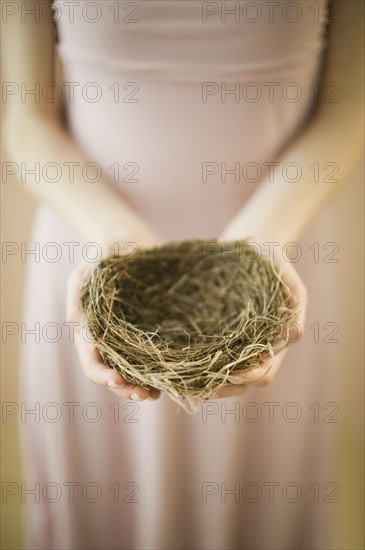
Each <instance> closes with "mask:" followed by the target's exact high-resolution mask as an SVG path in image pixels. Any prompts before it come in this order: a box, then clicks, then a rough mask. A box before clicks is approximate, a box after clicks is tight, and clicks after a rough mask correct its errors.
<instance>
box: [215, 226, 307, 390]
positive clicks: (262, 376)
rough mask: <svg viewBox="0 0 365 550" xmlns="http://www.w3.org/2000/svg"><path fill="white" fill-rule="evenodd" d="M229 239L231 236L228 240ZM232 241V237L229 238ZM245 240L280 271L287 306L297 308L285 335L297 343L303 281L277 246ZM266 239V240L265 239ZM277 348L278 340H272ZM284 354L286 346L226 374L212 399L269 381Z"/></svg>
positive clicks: (303, 309) (301, 325)
mask: <svg viewBox="0 0 365 550" xmlns="http://www.w3.org/2000/svg"><path fill="white" fill-rule="evenodd" d="M229 240H231V239H229ZM232 240H233V239H232ZM247 240H249V242H251V243H254V245H255V247H256V248H257V250H258V252H261V253H262V254H263V255H265V256H266V257H268V258H269V259H270V261H272V262H273V263H274V265H275V267H276V269H277V270H278V271H280V270H281V274H282V279H283V281H284V282H285V284H286V285H287V286H288V288H289V290H290V306H291V307H293V308H295V309H296V310H297V313H296V315H295V318H294V320H293V321H292V323H291V324H290V327H289V334H288V344H293V343H295V342H298V340H300V338H301V337H302V335H303V332H304V324H305V316H306V309H307V302H308V295H307V289H306V287H305V286H304V283H303V281H302V280H301V278H300V277H299V275H298V273H297V271H296V269H295V268H294V266H293V264H292V263H291V262H290V261H289V259H288V258H287V256H286V255H285V254H284V253H283V249H282V247H281V246H271V247H269V246H268V245H265V244H264V242H263V241H262V240H259V239H255V238H253V237H250V238H249V239H247ZM219 241H220V242H225V241H228V239H226V238H225V237H224V236H222V237H220V238H219ZM265 242H266V241H265ZM273 344H274V346H273V347H274V348H275V344H276V346H277V347H280V346H279V345H278V344H279V341H275V340H274V342H273ZM287 353H288V345H287V346H286V347H285V348H284V349H281V350H280V351H279V352H278V353H277V354H275V355H274V357H268V358H267V359H266V360H265V362H264V363H263V364H262V365H261V366H259V367H257V368H254V369H252V370H250V371H249V372H246V373H245V372H241V373H240V372H237V373H235V374H234V375H232V376H230V378H229V382H230V383H229V384H227V385H225V386H223V387H221V388H220V390H218V392H217V393H216V395H215V396H214V398H213V399H216V398H218V397H232V396H237V395H242V394H243V393H244V392H245V391H246V390H247V388H248V385H251V384H254V385H255V386H266V385H267V384H269V383H270V382H271V381H272V379H273V378H274V376H275V375H276V373H277V372H278V370H279V368H280V366H281V364H282V362H283V360H284V358H285V356H286V354H287Z"/></svg>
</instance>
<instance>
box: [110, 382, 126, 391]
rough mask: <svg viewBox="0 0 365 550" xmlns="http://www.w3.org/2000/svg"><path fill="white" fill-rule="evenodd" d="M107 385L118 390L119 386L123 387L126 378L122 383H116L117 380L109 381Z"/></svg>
mask: <svg viewBox="0 0 365 550" xmlns="http://www.w3.org/2000/svg"><path fill="white" fill-rule="evenodd" d="M106 385H107V386H108V388H111V389H113V390H117V389H118V388H122V387H123V386H124V385H125V382H124V380H122V382H121V383H120V384H116V383H115V382H111V381H108V382H107V383H106Z"/></svg>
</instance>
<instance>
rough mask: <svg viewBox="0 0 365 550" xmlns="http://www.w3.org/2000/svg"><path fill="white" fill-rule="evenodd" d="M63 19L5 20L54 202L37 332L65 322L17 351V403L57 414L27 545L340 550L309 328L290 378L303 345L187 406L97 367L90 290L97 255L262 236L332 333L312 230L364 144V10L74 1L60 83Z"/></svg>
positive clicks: (47, 222) (27, 466) (42, 187)
mask: <svg viewBox="0 0 365 550" xmlns="http://www.w3.org/2000/svg"><path fill="white" fill-rule="evenodd" d="M50 7H51V2H50V1H49V0H45V1H44V2H41V3H40V2H33V1H28V2H26V3H22V2H13V3H11V7H10V8H9V7H7V8H6V10H7V13H6V21H5V25H4V27H5V32H6V40H7V49H6V59H5V70H6V78H7V81H8V82H9V83H13V84H14V83H15V84H16V85H15V86H14V87H13V88H11V87H9V88H8V93H7V96H6V111H7V112H6V115H7V116H6V135H7V139H6V145H7V149H8V152H9V155H10V157H11V159H12V160H13V161H14V162H15V163H16V165H17V166H19V167H20V168H21V169H23V171H24V168H25V171H24V173H23V174H21V178H20V179H21V180H22V181H23V182H25V183H26V187H27V188H28V189H30V190H31V192H33V193H34V194H35V195H36V196H37V197H38V198H39V199H40V202H41V204H40V206H39V209H38V212H37V216H36V220H35V224H34V229H33V235H32V242H33V245H34V246H35V247H38V249H39V251H40V252H39V255H38V258H37V259H34V257H33V259H32V257H29V259H27V263H28V265H27V267H28V278H27V286H26V301H25V309H24V320H25V323H26V325H27V326H28V325H29V326H33V325H34V323H37V322H38V323H40V326H41V327H42V328H44V327H47V326H48V324H49V323H57V325H58V326H59V327H61V328H62V334H61V337H59V338H58V339H57V338H54V337H50V336H48V337H47V336H44V332H42V335H43V336H42V337H41V338H40V340H39V341H38V342H37V341H35V340H33V339H27V340H26V343H25V344H24V345H23V347H22V364H21V371H20V374H21V376H20V381H21V400H22V401H24V402H25V403H26V404H27V405H28V406H29V408H30V407H31V406H32V404H33V405H34V403H39V404H40V410H41V414H40V418H39V419H38V422H37V421H34V420H33V419H31V418H29V419H27V421H26V422H24V423H23V424H21V426H20V427H21V443H22V450H23V458H24V461H23V462H24V476H25V480H26V486H27V487H33V486H36V487H38V490H39V491H40V493H39V498H35V499H29V498H26V499H25V500H26V506H27V512H26V521H27V531H26V533H27V540H26V548H37V549H40V548H57V549H61V548H62V549H66V548H68V549H81V548H82V549H84V548H95V549H99V548H108V549H112V548H115V549H116V548H136V549H142V548H143V549H147V548H148V549H150V548H151V549H161V548H164V549H165V548H166V549H167V548H169V549H171V548H191V549H193V548H194V549H197V548H202V549H203V548H204V549H206V548H216V549H223V548H230V549H231V548H265V549H266V548H334V547H335V542H334V540H333V537H332V523H331V522H330V521H329V520H330V518H331V514H332V513H333V508H334V507H335V504H336V502H337V491H338V484H337V483H336V480H335V478H334V477H333V473H332V472H331V461H330V460H329V456H330V455H331V452H333V451H332V448H331V446H330V442H331V441H332V439H333V436H334V433H332V432H334V430H328V426H327V425H324V424H323V423H322V422H318V421H316V418H317V417H322V416H323V408H324V407H325V406H326V404H327V403H328V402H332V401H333V399H332V396H333V395H334V394H333V393H331V392H333V388H332V386H331V384H332V380H334V381H335V378H336V377H335V376H333V370H334V366H333V365H335V364H336V358H335V354H334V351H333V348H331V349H330V348H329V347H328V346H326V345H323V342H322V343H321V342H319V343H318V338H317V340H316V338H313V334H312V332H313V331H314V330H315V328H314V329H313V331H312V329H311V330H310V331H308V330H307V331H306V333H305V335H304V337H303V338H302V339H301V341H300V342H299V343H296V344H295V345H294V346H291V348H290V351H289V354H288V357H287V360H286V362H285V365H284V366H283V367H282V369H280V373H279V374H278V375H277V376H276V377H275V380H274V381H273V377H274V374H277V373H278V370H279V366H281V364H282V361H283V358H284V355H285V354H286V353H287V351H288V349H286V350H284V351H282V352H281V353H279V354H278V355H276V356H275V359H274V361H273V362H272V363H271V364H270V365H269V364H268V365H265V368H264V370H262V369H257V371H253V373H250V375H246V376H242V377H237V380H234V381H233V382H235V383H234V384H230V385H229V386H226V387H225V388H223V389H222V390H221V392H220V393H219V395H217V399H215V400H214V401H211V402H209V403H207V404H206V406H205V407H203V409H202V413H201V414H199V415H195V416H189V415H187V414H185V413H184V412H182V411H177V407H176V405H175V404H174V403H172V402H171V401H170V400H169V399H168V398H167V397H166V396H165V395H159V392H158V391H156V390H151V391H150V392H148V391H146V390H144V389H143V388H140V387H133V386H131V385H130V384H126V383H125V382H124V380H123V379H122V377H120V376H119V375H118V374H117V373H116V372H114V371H112V370H111V369H109V368H108V367H107V366H105V365H104V364H103V363H102V361H101V358H100V356H99V355H98V353H97V352H96V350H95V348H93V346H92V344H90V343H88V342H87V340H86V339H85V338H84V335H83V331H82V330H81V328H82V326H83V319H82V315H81V312H80V309H79V303H78V296H79V290H80V284H81V283H82V280H83V277H84V276H85V272H86V270H87V267H88V266H90V264H92V263H93V260H95V259H98V257H100V255H99V252H100V253H101V254H103V255H106V254H108V253H110V252H112V251H115V250H117V251H121V252H123V251H125V250H128V246H130V243H137V245H139V246H152V245H154V244H157V243H161V242H167V241H170V240H177V239H188V238H194V237H199V238H204V239H210V238H213V237H218V238H219V239H220V240H221V241H225V240H234V239H241V238H244V237H247V236H253V238H254V240H255V241H257V242H258V243H260V244H261V243H271V244H269V245H267V244H266V245H262V246H266V247H267V246H269V247H271V250H275V256H274V261H275V263H276V264H278V266H281V267H282V268H283V270H284V277H285V278H286V281H287V284H288V285H289V286H290V287H291V290H292V293H293V296H295V300H296V302H297V303H298V306H299V309H300V315H299V317H298V319H297V321H298V324H299V326H300V327H301V329H302V330H303V329H304V328H305V327H304V314H305V310H306V296H307V291H306V290H305V288H304V284H303V282H302V279H303V281H305V283H306V286H307V289H308V290H309V296H310V297H312V305H310V306H309V311H308V317H309V320H310V323H307V324H308V325H310V326H312V323H314V322H317V320H319V321H318V322H319V323H320V326H322V324H323V323H322V321H323V312H324V311H325V308H326V307H327V306H328V303H332V302H333V300H332V298H333V289H336V280H335V278H334V269H335V268H334V265H335V264H333V263H331V262H326V261H324V260H323V261H320V262H319V263H318V261H317V262H316V258H318V257H320V258H322V259H323V254H324V251H325V252H326V254H327V255H328V254H329V253H331V254H332V256H331V258H332V259H334V260H336V248H335V247H334V249H333V250H332V249H330V250H327V248H323V247H324V245H325V244H326V243H327V241H328V240H330V238H329V236H330V233H328V232H327V233H326V231H325V229H324V230H323V229H322V228H321V227H319V226H316V225H315V223H314V221H313V220H314V219H315V216H316V215H317V214H318V213H319V212H320V211H321V210H322V209H323V208H324V205H325V204H326V203H327V201H328V200H329V199H330V197H332V196H333V195H334V194H335V191H337V190H338V189H339V188H340V187H341V186H342V185H344V184H345V183H346V182H347V181H348V180H349V178H350V176H351V174H352V173H353V171H354V169H355V168H356V166H357V163H358V159H359V156H360V154H361V152H360V151H361V124H360V122H359V121H360V116H359V110H360V105H361V100H362V96H361V85H360V83H361V76H360V75H361V70H360V62H361V60H360V59H359V56H355V55H353V52H354V51H358V49H359V44H360V34H361V23H360V21H361V19H362V18H361V12H362V3H361V2H347V1H341V2H337V3H335V4H334V7H335V9H334V10H333V12H332V13H330V15H329V16H327V9H328V5H327V2H326V1H324V0H322V1H319V2H315V3H314V4H313V5H312V4H311V3H308V2H296V3H293V2H290V3H288V2H284V1H281V2H277V3H272V4H270V3H263V4H261V3H248V4H247V3H245V2H240V3H237V2H235V3H232V5H231V4H229V3H220V2H217V3H216V2H202V3H200V2H196V1H187V2H185V1H184V2H182V1H181V2H180V1H174V2H158V1H156V2H155V1H153V2H152V1H151V2H147V1H144V2H127V3H126V2H111V1H110V2H109V1H103V2H99V3H98V2H83V3H78V2H76V3H72V2H71V3H70V2H64V1H62V0H58V1H57V2H55V3H54V6H53V9H54V13H55V20H56V24H57V30H58V35H59V41H58V44H57V53H58V55H59V57H60V59H61V62H62V67H63V70H64V76H63V78H62V77H60V81H59V82H60V85H59V86H50V83H52V82H54V81H55V78H56V76H55V74H56V73H55V70H56V69H55V42H56V41H55V35H54V26H53V22H52V19H51V17H50ZM22 83H23V84H24V83H26V88H24V87H23V88H22V86H23V84H22ZM33 88H34V89H35V93H27V91H29V89H33ZM60 90H61V93H59V92H60ZM66 92H67V94H66ZM52 94H55V95H52ZM62 100H64V108H65V114H66V116H65V119H64V118H63V116H62V114H63V111H62V109H61V106H62V104H63V103H62ZM347 143H351V147H344V144H347ZM22 163H23V164H22ZM36 163H39V164H38V165H36ZM31 168H33V169H35V170H37V169H38V170H39V177H38V178H37V177H34V175H33V176H32V174H30V173H29V171H27V170H30V169H31ZM311 230H312V233H310V231H311ZM305 231H307V234H306V233H305ZM308 232H309V233H308ZM80 238H81V241H80ZM298 239H302V240H301V241H300V242H299V243H297V241H298ZM306 239H307V240H306ZM50 243H53V246H54V248H55V250H56V252H57V254H56V256H52V253H51V254H50V253H49V250H50V248H49V247H50ZM90 243H94V244H90ZM288 243H292V244H291V245H289V244H288ZM316 243H317V244H316ZM59 251H61V255H60V254H59V253H58V252H59ZM293 255H294V256H293ZM326 257H327V256H326ZM296 269H297V270H298V272H300V274H301V277H299V275H298V274H297V270H296ZM321 277H326V281H328V279H329V282H326V284H325V285H323V281H322V280H321ZM66 281H68V284H67V291H66ZM331 283H332V286H331ZM66 299H67V312H66V306H65V304H66ZM335 305H336V304H335V303H334V310H333V311H332V314H335V313H336V308H335ZM324 320H326V318H325V317H324ZM327 320H328V319H327ZM321 323H322V324H321ZM313 343H316V345H313ZM75 344H76V346H75ZM79 363H81V366H82V368H83V370H81V369H79ZM267 367H270V369H269V372H266V371H267V370H268V369H267ZM85 375H86V378H88V380H89V381H88V380H86V379H85ZM329 379H331V382H328V383H327V381H328V380H329ZM325 380H326V385H324V381H325ZM90 381H91V382H94V383H95V384H91V383H90ZM269 382H270V384H268V383H269ZM259 385H266V387H265V388H261V387H258V386H259ZM246 390H247V391H246ZM245 392H246V393H245ZM328 396H329V397H328ZM147 397H148V398H150V399H149V400H151V401H156V402H149V400H148V399H147ZM120 398H124V399H126V400H127V401H123V400H121V399H120ZM129 400H131V401H129ZM134 401H138V403H134ZM142 401H143V403H142ZM316 404H317V405H316ZM52 407H53V409H52V411H53V413H51V412H50V411H51V408H52ZM177 412H179V414H177ZM327 412H329V413H331V414H332V416H333V418H334V419H336V410H335V409H334V410H333V411H331V410H330V411H327ZM334 426H335V425H334ZM37 484H38V485H37ZM328 499H330V500H328ZM328 502H330V503H331V506H329V505H328Z"/></svg>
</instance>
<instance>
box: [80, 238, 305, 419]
mask: <svg viewBox="0 0 365 550" xmlns="http://www.w3.org/2000/svg"><path fill="white" fill-rule="evenodd" d="M81 304H82V308H83V311H84V315H85V318H86V322H87V325H88V329H89V332H90V334H91V335H92V338H93V339H94V341H95V345H96V347H97V349H98V350H99V352H100V354H101V356H102V357H103V359H104V361H105V362H106V363H107V364H108V365H109V366H110V367H112V368H114V369H116V370H117V371H118V372H119V373H120V374H121V375H122V376H123V377H124V378H125V379H126V380H127V381H128V382H131V383H134V384H138V385H140V386H143V387H146V388H152V387H153V388H157V389H159V390H161V391H163V392H166V393H167V394H168V395H169V396H170V398H172V399H173V400H174V401H176V402H177V403H178V404H179V405H181V406H182V407H183V408H184V409H185V410H186V411H187V412H189V413H192V412H194V411H195V410H196V409H197V408H198V406H199V405H200V404H201V403H202V402H203V401H205V400H207V399H211V398H213V397H214V395H215V393H216V392H217V391H218V389H219V388H220V387H221V386H223V385H225V384H227V383H229V381H228V377H229V376H230V374H232V373H237V372H238V371H247V370H250V369H252V368H254V367H257V366H260V365H261V364H262V363H263V362H264V361H265V359H266V358H267V357H268V356H269V355H271V356H272V355H273V341H274V338H275V339H277V337H278V335H280V336H281V340H282V343H281V346H282V347H284V346H285V345H286V343H287V339H288V336H287V334H288V327H289V325H290V323H291V321H292V320H293V318H294V314H295V311H294V309H293V308H292V307H291V306H290V296H289V290H288V288H287V287H286V285H285V284H284V282H283V280H282V278H281V275H280V273H278V271H277V270H276V268H275V266H274V265H273V263H272V262H270V261H269V260H268V259H267V258H266V257H265V256H263V255H262V254H260V253H258V250H257V248H256V247H254V246H252V245H251V244H250V243H249V242H248V241H246V240H242V241H232V242H230V243H220V242H218V241H217V240H210V241H203V240H199V239H196V240H190V241H179V242H170V243H167V244H165V245H162V246H160V247H155V248H151V249H138V250H137V251H136V252H135V253H134V254H132V255H125V256H109V257H107V258H105V259H103V260H101V262H99V264H98V265H97V266H96V267H95V269H94V270H93V271H92V273H91V276H90V278H89V279H88V280H87V282H86V283H85V284H84V286H83V288H82V290H81Z"/></svg>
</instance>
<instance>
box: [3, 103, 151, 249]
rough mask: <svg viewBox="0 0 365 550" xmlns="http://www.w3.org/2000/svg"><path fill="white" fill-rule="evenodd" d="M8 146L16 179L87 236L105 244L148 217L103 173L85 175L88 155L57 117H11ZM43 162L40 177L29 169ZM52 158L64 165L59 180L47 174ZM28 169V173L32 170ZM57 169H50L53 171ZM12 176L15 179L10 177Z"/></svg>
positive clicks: (31, 112)
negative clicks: (139, 212) (119, 192)
mask: <svg viewBox="0 0 365 550" xmlns="http://www.w3.org/2000/svg"><path fill="white" fill-rule="evenodd" d="M4 133H5V134H6V137H7V139H6V143H5V149H6V153H7V157H8V158H7V160H8V162H9V163H10V162H11V163H14V165H12V164H10V165H9V170H8V171H9V173H11V172H15V171H16V177H17V179H18V180H19V181H20V182H21V183H22V184H23V185H24V186H25V187H26V188H27V189H28V190H29V191H30V192H31V193H32V194H33V195H34V196H36V197H37V198H38V199H39V200H41V201H42V202H44V203H46V204H48V205H50V206H51V207H53V208H54V209H55V210H56V211H57V212H58V213H59V214H60V215H61V216H62V217H63V218H64V219H66V220H67V221H68V222H69V223H70V224H71V225H72V226H73V227H74V228H75V229H76V230H77V231H78V233H79V234H80V236H82V237H84V238H85V239H87V240H90V241H94V242H98V243H100V244H101V245H102V246H103V245H105V243H106V242H107V241H108V240H110V241H112V240H113V238H115V239H119V240H123V239H124V238H126V239H128V235H129V234H132V233H133V231H134V230H135V228H136V227H139V226H140V225H143V222H142V221H141V220H140V218H139V217H138V216H137V214H136V213H135V212H134V211H133V210H132V208H131V207H130V206H129V205H128V204H127V203H126V201H124V200H123V198H122V197H121V195H120V194H118V193H117V192H116V191H114V189H113V188H112V187H111V186H110V184H109V183H107V182H106V181H105V180H104V179H103V177H102V178H101V179H100V180H99V181H96V182H93V181H91V180H92V178H93V176H94V174H93V175H90V177H88V178H87V179H86V178H85V177H84V176H85V172H84V175H83V169H84V167H85V165H86V164H87V163H88V162H90V161H92V160H93V159H86V158H84V155H83V154H82V152H81V151H80V150H79V147H78V146H77V144H76V143H75V142H74V140H73V139H72V137H71V136H69V135H68V134H67V132H66V131H65V130H64V129H63V127H62V125H61V123H60V122H58V120H57V119H56V117H46V116H43V115H42V114H40V113H37V112H33V111H30V112H29V113H27V114H26V116H24V117H23V118H22V120H21V121H20V120H19V119H17V118H16V117H11V116H10V117H9V118H8V120H7V121H6V128H5V132H4ZM36 163H39V164H38V167H39V169H38V171H39V173H40V179H39V181H38V182H37V181H36V178H35V176H34V175H32V174H31V173H30V172H31V170H32V169H33V170H34V168H35V166H36ZM48 163H54V166H57V167H59V174H61V177H60V179H59V181H55V182H52V181H50V179H51V176H50V178H49V179H48V180H45V179H44V178H43V179H42V171H43V170H44V167H46V166H47V165H48ZM27 171H28V172H27ZM51 173H52V170H51V169H50V174H51ZM7 180H8V181H10V178H9V177H7Z"/></svg>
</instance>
